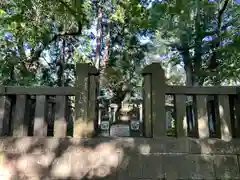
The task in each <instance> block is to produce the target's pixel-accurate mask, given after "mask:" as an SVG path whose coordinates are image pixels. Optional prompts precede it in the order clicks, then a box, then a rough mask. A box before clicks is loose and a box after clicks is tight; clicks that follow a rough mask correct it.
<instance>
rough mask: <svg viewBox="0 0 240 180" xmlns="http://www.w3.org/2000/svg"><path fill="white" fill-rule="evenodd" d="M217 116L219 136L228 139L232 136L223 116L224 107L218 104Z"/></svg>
mask: <svg viewBox="0 0 240 180" xmlns="http://www.w3.org/2000/svg"><path fill="white" fill-rule="evenodd" d="M219 116H220V120H221V138H222V140H224V141H230V140H231V139H232V136H231V133H230V130H229V127H228V125H227V123H226V120H225V117H224V108H223V106H222V105H219Z"/></svg>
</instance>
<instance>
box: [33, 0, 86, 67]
mask: <svg viewBox="0 0 240 180" xmlns="http://www.w3.org/2000/svg"><path fill="white" fill-rule="evenodd" d="M58 1H59V2H60V3H61V4H63V5H64V6H65V8H66V9H67V10H68V12H69V13H70V14H71V15H72V16H73V17H74V18H75V19H76V22H77V23H78V30H77V31H76V32H61V33H59V34H55V35H54V36H53V37H52V38H51V39H50V40H48V41H45V42H43V45H42V47H40V48H37V49H36V50H35V52H34V53H33V56H32V57H31V61H32V62H33V61H36V60H38V59H39V57H40V55H41V53H42V52H43V50H44V49H46V47H47V46H48V45H49V44H51V43H52V42H54V41H56V40H57V39H58V38H59V37H66V36H80V35H81V34H82V22H81V20H79V19H78V18H77V12H76V11H74V10H73V9H72V8H71V7H69V5H68V4H67V3H66V2H64V1H63V0H58Z"/></svg>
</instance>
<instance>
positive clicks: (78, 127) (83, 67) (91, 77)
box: [73, 63, 98, 137]
mask: <svg viewBox="0 0 240 180" xmlns="http://www.w3.org/2000/svg"><path fill="white" fill-rule="evenodd" d="M97 75H98V71H97V69H96V68H95V67H93V66H90V65H89V64H86V63H81V64H77V65H76V82H75V87H76V90H77V92H76V97H75V122H74V131H73V136H74V137H79V136H80V137H82V136H92V135H94V134H95V130H96V129H95V128H96V126H97V125H96V124H97V122H96V121H97V114H96V103H97V102H96V100H97V97H96V96H97V80H96V76H97Z"/></svg>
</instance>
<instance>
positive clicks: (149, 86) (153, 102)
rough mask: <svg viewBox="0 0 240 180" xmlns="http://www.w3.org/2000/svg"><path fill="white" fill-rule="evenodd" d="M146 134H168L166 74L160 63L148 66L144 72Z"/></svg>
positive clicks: (156, 135)
mask: <svg viewBox="0 0 240 180" xmlns="http://www.w3.org/2000/svg"><path fill="white" fill-rule="evenodd" d="M142 74H143V77H144V83H143V110H144V115H143V117H144V136H145V137H153V138H156V137H162V136H166V114H165V113H166V112H165V89H166V84H165V74H164V70H163V69H162V67H161V65H160V63H152V64H150V65H148V66H146V67H145V68H144V70H143V72H142Z"/></svg>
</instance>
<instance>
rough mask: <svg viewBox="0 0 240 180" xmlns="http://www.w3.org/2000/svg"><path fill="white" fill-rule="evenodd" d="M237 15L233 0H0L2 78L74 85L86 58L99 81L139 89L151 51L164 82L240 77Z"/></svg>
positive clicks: (239, 20)
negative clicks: (160, 67) (95, 68)
mask: <svg viewBox="0 0 240 180" xmlns="http://www.w3.org/2000/svg"><path fill="white" fill-rule="evenodd" d="M239 17H240V5H239V2H238V1H235V0H211V1H209V0H201V1H200V0H189V1H183V0H168V1H164V0H163V1H157V0H153V1H144V0H142V1H137V0H124V1H116V0H111V1H106V0H105V1H103V0H99V1H90V0H54V1H53V0H50V1H44V0H11V1H7V0H2V1H1V2H0V47H1V48H0V54H1V56H0V61H1V66H0V83H1V84H2V85H28V86H37V85H47V86H72V85H73V82H74V71H75V64H76V63H78V62H86V63H92V64H94V65H95V66H96V67H98V68H99V70H100V72H101V73H100V74H101V75H100V76H101V82H102V84H101V86H102V88H111V89H112V90H114V88H115V90H116V91H117V89H118V88H121V85H122V83H123V84H128V85H129V86H130V87H131V88H132V90H133V91H134V92H135V95H136V94H138V95H139V89H140V88H141V71H142V69H143V67H144V66H145V65H146V64H148V63H150V62H151V61H152V60H153V59H155V61H156V60H157V61H159V62H161V63H162V66H163V67H164V68H165V70H166V76H167V79H168V83H169V84H186V85H201V86H202V85H221V84H223V83H225V84H238V83H239V78H240V59H239V57H240V34H239V32H240V18H239ZM98 64H100V66H99V65H98Z"/></svg>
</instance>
